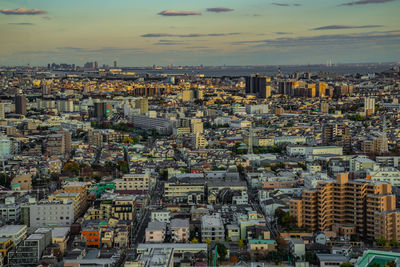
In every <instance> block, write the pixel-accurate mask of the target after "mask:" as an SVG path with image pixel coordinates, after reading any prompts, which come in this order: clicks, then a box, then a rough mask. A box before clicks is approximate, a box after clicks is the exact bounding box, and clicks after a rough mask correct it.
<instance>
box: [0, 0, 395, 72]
mask: <svg viewBox="0 0 400 267" xmlns="http://www.w3.org/2000/svg"><path fill="white" fill-rule="evenodd" d="M399 14H400V1H399V0H354V1H352V0H197V1H195V0H185V1H184V0H147V1H145V0H107V1H105V0H68V1H61V0H0V36H1V39H0V65H26V64H28V63H29V64H31V65H46V64H47V63H52V62H56V63H60V62H65V63H75V64H80V65H81V64H82V63H84V62H86V61H98V62H99V64H109V65H111V64H112V62H113V61H114V60H117V61H118V64H119V65H120V66H144V65H153V64H158V65H167V64H174V65H200V64H203V65H224V64H226V65H269V64H313V63H325V62H326V61H327V60H329V59H332V62H333V63H348V62H393V61H399V60H400V57H399V55H400V18H399V16H400V15H399Z"/></svg>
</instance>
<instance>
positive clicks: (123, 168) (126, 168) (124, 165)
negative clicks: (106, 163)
mask: <svg viewBox="0 0 400 267" xmlns="http://www.w3.org/2000/svg"><path fill="white" fill-rule="evenodd" d="M117 166H118V169H119V170H120V171H121V172H122V173H129V166H128V163H127V162H126V161H125V160H120V161H118V164H117Z"/></svg>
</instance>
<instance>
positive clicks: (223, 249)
mask: <svg viewBox="0 0 400 267" xmlns="http://www.w3.org/2000/svg"><path fill="white" fill-rule="evenodd" d="M216 246H217V252H218V257H219V259H220V260H224V259H225V258H226V255H227V254H228V249H227V248H226V246H225V245H224V244H222V243H217V244H216Z"/></svg>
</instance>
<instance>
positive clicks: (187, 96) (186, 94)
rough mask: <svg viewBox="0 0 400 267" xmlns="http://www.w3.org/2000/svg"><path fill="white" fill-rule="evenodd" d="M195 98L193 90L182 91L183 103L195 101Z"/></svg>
mask: <svg viewBox="0 0 400 267" xmlns="http://www.w3.org/2000/svg"><path fill="white" fill-rule="evenodd" d="M193 96H194V93H193V91H192V90H184V91H182V101H183V102H188V101H193Z"/></svg>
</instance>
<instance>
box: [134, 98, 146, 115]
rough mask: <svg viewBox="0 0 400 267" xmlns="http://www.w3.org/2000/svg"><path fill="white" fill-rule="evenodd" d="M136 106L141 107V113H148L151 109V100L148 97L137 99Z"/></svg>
mask: <svg viewBox="0 0 400 267" xmlns="http://www.w3.org/2000/svg"><path fill="white" fill-rule="evenodd" d="M135 108H137V109H140V114H142V115H144V114H146V113H147V111H149V100H148V99H147V98H138V99H135Z"/></svg>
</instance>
